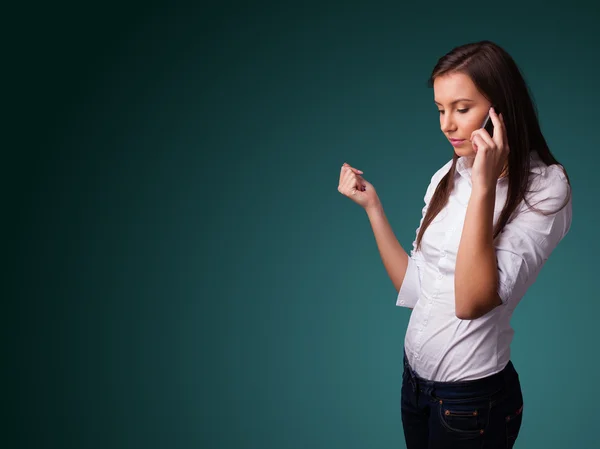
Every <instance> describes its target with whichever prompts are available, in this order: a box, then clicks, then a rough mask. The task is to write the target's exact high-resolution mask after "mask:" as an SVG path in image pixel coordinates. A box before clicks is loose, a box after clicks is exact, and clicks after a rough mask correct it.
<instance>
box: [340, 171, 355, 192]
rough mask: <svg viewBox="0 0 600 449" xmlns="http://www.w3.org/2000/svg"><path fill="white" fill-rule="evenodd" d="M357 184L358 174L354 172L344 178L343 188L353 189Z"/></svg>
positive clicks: (346, 189) (345, 189)
mask: <svg viewBox="0 0 600 449" xmlns="http://www.w3.org/2000/svg"><path fill="white" fill-rule="evenodd" d="M355 186H356V175H355V174H354V173H352V172H350V174H349V175H348V176H347V177H346V178H345V179H344V182H343V183H342V188H343V189H344V191H346V192H348V191H350V190H352V189H353V188H354V187H355Z"/></svg>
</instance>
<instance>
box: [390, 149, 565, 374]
mask: <svg viewBox="0 0 600 449" xmlns="http://www.w3.org/2000/svg"><path fill="white" fill-rule="evenodd" d="M472 161H473V158H469V159H467V158H464V157H461V158H459V159H458V161H457V165H456V174H455V182H454V189H453V191H452V193H451V195H450V198H449V201H448V203H447V205H446V206H445V207H444V209H442V210H441V211H440V213H439V214H438V215H437V217H435V219H434V220H433V221H432V222H431V224H430V225H429V227H428V228H427V230H426V231H425V234H424V235H423V240H422V242H421V248H420V250H419V251H416V249H415V247H416V240H415V241H414V242H413V249H412V251H411V252H410V257H409V260H408V267H407V269H406V275H405V277H404V282H403V283H402V286H401V288H400V291H399V292H398V296H397V301H396V305H398V306H402V307H410V308H413V311H412V313H411V316H410V321H409V324H408V328H407V330H406V337H405V343H404V347H405V351H406V355H407V358H408V361H409V363H410V364H411V366H412V367H413V368H414V369H415V371H416V372H417V373H418V374H419V375H420V376H421V377H424V378H426V379H429V380H435V381H446V382H451V381H452V382H454V381H461V380H473V379H479V378H482V377H486V376H489V375H491V374H494V373H496V372H498V371H501V370H502V369H503V368H504V366H505V365H506V364H507V363H508V361H509V359H510V343H511V341H512V338H513V333H514V331H513V329H512V328H511V326H510V319H511V316H512V313H513V311H514V309H515V307H516V306H517V304H518V303H519V301H520V300H521V298H522V297H523V295H525V293H526V292H527V289H528V288H529V287H530V286H531V285H532V284H533V282H534V281H535V279H536V277H537V275H538V273H539V272H540V270H541V268H542V266H543V265H544V263H545V262H546V260H547V259H548V257H549V256H550V254H551V253H552V251H553V250H554V248H556V246H557V245H558V243H559V242H560V241H561V240H562V239H563V237H564V236H565V235H566V234H567V232H568V231H569V228H570V226H571V215H572V209H571V200H570V199H569V202H568V204H567V205H566V206H565V207H564V208H563V209H561V210H560V211H559V212H558V213H555V214H552V215H548V216H546V215H543V214H541V213H538V212H536V211H533V210H530V209H529V208H528V206H527V205H526V204H525V202H522V203H521V205H520V206H519V207H518V209H517V210H518V214H517V215H516V217H515V216H514V215H513V217H515V218H514V219H513V220H512V221H509V222H508V224H507V225H506V226H505V227H504V231H503V232H502V233H501V234H500V235H498V236H497V237H496V239H495V241H494V246H495V249H496V258H497V262H498V275H499V281H500V282H499V285H498V294H499V296H500V299H501V300H502V305H500V306H498V307H495V308H494V309H493V310H491V311H490V312H488V313H487V314H485V315H484V316H482V317H480V318H477V319H474V320H461V319H459V318H457V317H456V314H455V308H454V270H455V267H456V255H457V252H458V245H459V242H460V237H461V233H462V228H463V224H464V220H465V214H466V210H467V204H468V202H469V197H470V195H471V167H470V165H471V164H472ZM451 165H452V160H450V161H449V162H448V163H446V164H445V165H444V166H443V167H442V168H441V169H439V170H438V171H437V172H436V173H435V174H434V175H433V177H432V178H431V182H430V184H429V187H428V188H427V192H426V194H425V206H424V207H423V211H422V217H421V224H420V225H419V228H417V231H416V233H417V234H418V232H419V229H420V226H421V225H422V223H423V217H424V216H425V213H426V212H427V207H428V205H429V201H430V199H431V197H432V195H433V192H434V191H435V188H436V186H437V184H438V183H439V182H440V180H441V179H442V177H443V176H444V175H445V174H446V173H447V172H448V171H449V169H450V167H451ZM530 171H531V175H530V179H531V183H532V184H531V188H530V193H528V194H527V198H528V200H529V202H530V204H533V205H534V206H535V207H536V208H537V209H540V210H544V211H548V212H550V211H555V210H557V209H558V208H559V207H560V206H561V205H563V203H564V201H565V200H566V198H567V196H568V194H569V190H570V187H569V185H568V182H567V179H566V177H565V175H564V173H563V172H562V168H561V167H560V166H558V165H552V166H546V165H545V164H544V163H543V162H542V161H541V160H540V159H539V157H538V155H537V153H532V161H531V170H530ZM507 188H508V179H507V178H500V179H499V180H498V182H497V185H496V205H495V210H494V224H496V222H497V220H498V218H499V216H500V212H501V211H502V208H503V206H504V203H505V201H506V193H507ZM476 275H477V273H473V276H476Z"/></svg>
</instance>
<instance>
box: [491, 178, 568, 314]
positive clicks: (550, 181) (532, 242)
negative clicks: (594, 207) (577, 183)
mask: <svg viewBox="0 0 600 449" xmlns="http://www.w3.org/2000/svg"><path fill="white" fill-rule="evenodd" d="M554 167H555V166H552V167H549V168H548V170H547V172H549V173H548V174H546V175H545V178H544V179H543V180H544V181H545V182H544V185H545V186H546V187H545V188H543V189H541V190H539V191H537V192H536V195H535V196H537V197H538V198H537V199H538V201H536V198H535V197H532V200H530V201H529V202H530V204H533V205H534V206H535V208H536V209H538V210H541V211H544V212H545V214H544V213H541V212H538V211H536V210H532V209H529V207H528V206H524V208H523V209H522V210H521V212H520V213H519V214H518V215H517V216H516V217H515V218H514V219H513V220H512V221H510V222H509V223H508V224H507V225H506V226H505V227H504V230H503V231H502V232H501V233H500V235H499V236H498V237H497V238H496V242H495V251H496V261H497V265H498V296H499V297H500V299H501V300H502V303H503V304H508V303H515V305H516V303H517V302H518V301H520V299H521V298H522V297H523V296H524V295H525V292H526V291H527V289H528V288H529V287H530V286H531V285H532V284H533V282H534V281H535V280H536V278H537V276H538V274H539V272H540V270H541V269H542V267H543V265H544V264H545V262H546V260H548V258H549V257H550V254H551V253H552V252H553V251H554V249H555V248H556V246H557V245H558V244H559V242H560V241H561V240H562V239H563V238H564V236H565V235H566V234H567V232H568V231H569V229H570V226H571V217H572V208H571V199H570V198H568V196H569V195H570V187H569V185H568V183H567V180H566V178H565V177H564V175H563V174H562V171H559V170H560V169H559V168H558V167H556V168H554ZM539 198H543V200H541V201H540V200H539ZM567 198H568V202H567ZM565 203H566V204H565ZM561 206H564V207H562V208H561ZM559 209H560V210H559ZM555 211H557V212H555Z"/></svg>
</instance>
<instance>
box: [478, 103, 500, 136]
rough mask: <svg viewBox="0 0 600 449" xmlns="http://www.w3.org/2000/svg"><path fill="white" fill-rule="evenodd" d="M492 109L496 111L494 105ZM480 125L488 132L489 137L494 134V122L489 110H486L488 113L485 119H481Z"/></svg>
mask: <svg viewBox="0 0 600 449" xmlns="http://www.w3.org/2000/svg"><path fill="white" fill-rule="evenodd" d="M494 111H496V108H495V107H494ZM496 114H499V112H498V111H496ZM481 127H482V128H484V129H485V130H486V131H487V132H488V134H489V135H490V137H493V136H494V122H492V119H491V118H490V113H489V112H488V115H486V117H485V120H484V121H483V125H481Z"/></svg>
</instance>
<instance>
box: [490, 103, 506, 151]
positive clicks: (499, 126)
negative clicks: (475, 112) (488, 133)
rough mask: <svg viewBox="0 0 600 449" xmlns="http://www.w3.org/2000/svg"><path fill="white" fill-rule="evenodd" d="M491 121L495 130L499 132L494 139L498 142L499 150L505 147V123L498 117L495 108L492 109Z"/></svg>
mask: <svg viewBox="0 0 600 449" xmlns="http://www.w3.org/2000/svg"><path fill="white" fill-rule="evenodd" d="M490 119H492V123H493V124H494V129H497V130H498V132H495V133H494V136H493V139H494V141H495V142H496V146H497V147H498V148H502V147H504V133H505V128H504V121H503V120H501V119H500V117H498V114H496V110H495V109H494V108H490Z"/></svg>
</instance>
